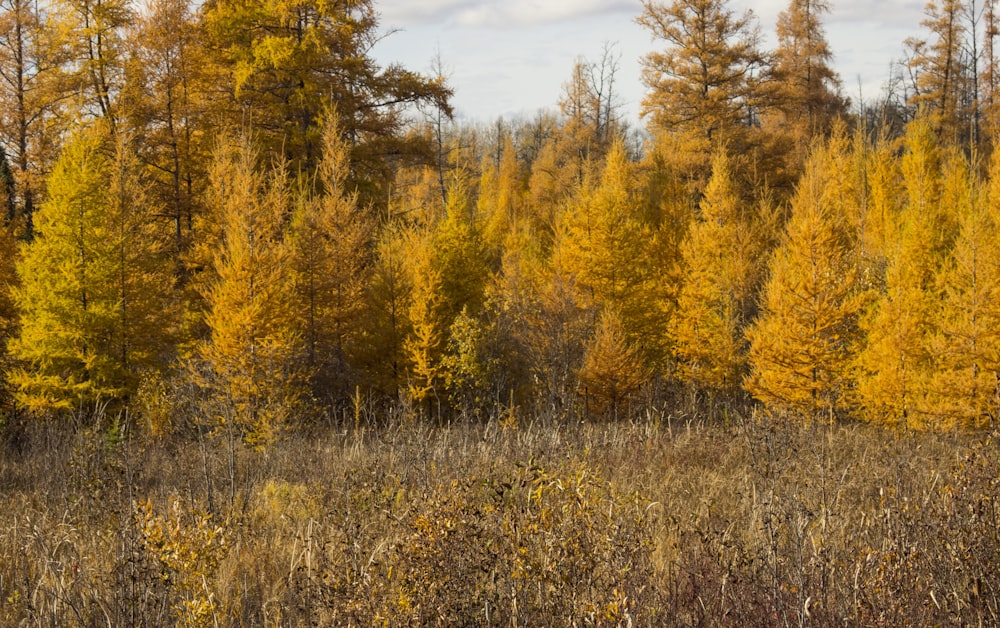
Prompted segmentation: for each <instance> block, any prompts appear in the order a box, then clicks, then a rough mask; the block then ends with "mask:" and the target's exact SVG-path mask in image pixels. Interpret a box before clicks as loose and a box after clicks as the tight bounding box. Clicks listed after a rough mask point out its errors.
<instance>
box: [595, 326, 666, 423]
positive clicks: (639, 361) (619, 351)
mask: <svg viewBox="0 0 1000 628" xmlns="http://www.w3.org/2000/svg"><path fill="white" fill-rule="evenodd" d="M650 376H651V372H650V369H649V367H648V366H647V365H646V363H645V360H644V358H643V356H642V354H641V352H640V351H639V350H638V349H637V348H636V346H635V345H634V344H633V343H632V342H631V341H629V339H628V337H627V335H626V333H625V329H624V328H623V326H622V321H621V319H620V318H619V317H618V315H617V313H616V312H615V311H614V309H611V308H605V309H604V310H601V313H600V316H599V317H598V319H597V325H596V329H595V331H594V336H593V338H591V340H590V342H589V343H588V344H587V347H586V353H585V354H584V358H583V366H582V367H581V368H580V373H579V378H580V387H581V388H582V392H583V394H584V397H585V399H586V402H587V404H588V407H587V410H588V413H589V412H593V413H595V414H598V415H604V416H607V417H608V418H613V419H617V418H618V416H619V413H620V412H621V411H622V410H624V409H625V408H624V407H623V404H625V403H626V402H627V401H628V400H629V398H630V397H631V396H632V395H634V394H635V393H636V392H638V391H639V390H640V389H641V388H642V386H643V385H644V384H646V383H647V382H648V381H649V379H650Z"/></svg>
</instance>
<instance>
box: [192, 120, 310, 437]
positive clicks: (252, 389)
mask: <svg viewBox="0 0 1000 628" xmlns="http://www.w3.org/2000/svg"><path fill="white" fill-rule="evenodd" d="M257 159H258V158H257V152H256V150H255V149H254V147H253V145H252V144H251V142H250V141H249V140H246V139H244V140H241V142H240V143H238V144H227V145H223V146H222V147H220V149H219V150H218V152H217V154H216V157H215V164H214V167H213V172H212V181H211V188H210V196H209V203H210V207H211V209H212V211H213V212H214V213H213V217H214V220H216V221H217V222H218V223H219V225H220V228H221V233H222V236H221V239H220V241H219V244H218V247H217V249H216V250H215V254H214V257H213V260H212V261H213V266H214V278H213V279H212V281H211V282H209V283H208V284H207V286H206V287H205V295H204V297H205V301H206V305H207V313H206V317H205V321H206V324H207V327H208V333H209V336H208V338H206V339H205V341H204V342H203V343H202V344H201V346H200V347H199V352H198V356H199V357H200V359H201V360H202V361H203V363H204V365H205V368H204V369H202V370H200V372H202V373H204V374H206V375H207V379H206V380H205V381H203V382H202V384H203V385H205V386H206V387H207V388H208V389H209V390H210V391H212V392H213V393H214V394H215V395H216V396H217V399H218V400H219V401H220V402H221V403H222V404H223V405H222V408H220V409H218V410H216V412H217V416H218V417H219V418H220V419H221V420H222V421H223V422H224V423H225V426H226V427H228V428H231V430H232V431H231V432H230V433H235V434H239V435H241V436H242V437H243V439H244V440H245V442H247V443H248V444H251V445H254V446H265V445H267V444H268V443H269V442H271V441H272V440H273V439H274V438H275V436H276V435H277V433H278V432H279V431H280V429H281V428H282V426H283V424H284V422H285V421H286V420H287V419H288V417H289V413H290V412H291V411H292V410H293V409H294V406H295V404H296V403H297V402H298V401H299V400H300V398H301V395H302V393H303V384H304V378H305V376H306V375H307V373H306V372H305V369H304V366H303V359H302V358H303V351H302V343H301V337H300V334H299V330H298V329H297V326H296V323H297V319H296V317H295V315H294V310H293V307H292V303H293V301H292V297H293V294H292V287H293V285H294V284H293V283H292V281H291V272H290V263H289V250H288V246H287V245H286V243H285V242H284V239H283V230H284V217H285V215H286V213H287V211H288V209H289V201H288V182H287V175H286V173H285V171H284V170H283V169H281V168H276V169H274V170H273V171H272V172H271V173H269V174H268V173H264V172H262V171H261V170H260V168H259V167H258V164H257Z"/></svg>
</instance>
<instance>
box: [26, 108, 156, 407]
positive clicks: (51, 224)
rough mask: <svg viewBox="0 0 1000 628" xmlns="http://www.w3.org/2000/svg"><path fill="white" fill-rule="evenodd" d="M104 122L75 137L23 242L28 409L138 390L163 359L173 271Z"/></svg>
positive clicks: (127, 157)
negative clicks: (33, 230)
mask: <svg viewBox="0 0 1000 628" xmlns="http://www.w3.org/2000/svg"><path fill="white" fill-rule="evenodd" d="M107 151H108V141H107V139H106V135H105V133H103V132H102V131H101V129H100V128H99V127H94V128H90V129H83V130H80V131H77V133H76V134H75V135H74V136H73V137H72V138H71V139H70V141H69V142H68V143H67V145H66V147H65V148H64V150H63V153H62V155H61V156H60V158H59V161H58V162H57V163H56V167H55V169H54V170H53V172H52V175H51V177H50V179H49V182H48V189H49V199H48V200H47V201H46V203H45V204H44V205H43V206H42V207H41V209H40V210H39V212H38V214H37V219H38V220H37V226H38V233H37V237H36V238H35V239H34V240H33V241H32V242H31V243H30V244H27V245H26V246H25V247H24V249H23V259H22V260H21V262H20V263H19V264H18V273H19V275H20V280H21V287H20V288H19V289H18V290H17V291H16V298H17V303H18V308H19V310H20V313H21V327H20V334H19V336H18V337H17V338H16V339H15V341H14V342H13V344H12V352H13V354H14V356H15V357H16V358H17V359H18V360H20V361H22V363H24V365H25V366H24V368H22V369H20V370H17V371H15V372H14V374H13V376H12V380H13V381H14V383H15V384H16V385H17V387H18V392H17V398H18V400H19V401H20V402H21V403H23V404H24V405H26V406H28V407H29V408H32V409H39V410H40V409H58V408H75V407H79V406H81V405H84V404H89V403H92V402H95V401H97V400H99V399H122V398H125V397H127V396H128V395H129V394H130V393H131V392H134V390H135V388H136V385H137V383H138V378H139V376H140V374H141V373H142V372H144V371H146V370H149V369H162V368H165V366H166V364H167V362H168V361H169V359H170V354H171V339H170V333H171V331H172V328H173V321H172V316H171V311H172V298H171V297H172V293H171V286H172V279H171V274H170V269H169V266H168V265H167V264H166V259H165V257H164V255H163V250H162V246H163V243H162V241H161V239H160V238H159V236H158V234H157V230H156V228H155V224H153V222H152V220H153V217H154V216H155V215H156V213H157V208H156V206H155V205H154V204H152V203H151V202H150V199H149V197H148V196H147V195H146V190H145V187H144V186H143V183H142V181H141V179H140V178H139V175H138V171H139V166H138V164H137V161H136V160H135V158H134V157H133V156H132V155H131V154H130V153H129V152H128V150H127V149H126V148H125V146H124V144H123V143H122V142H120V141H119V143H118V148H117V151H116V153H115V158H114V159H110V158H109V157H108V156H107V154H106V153H107Z"/></svg>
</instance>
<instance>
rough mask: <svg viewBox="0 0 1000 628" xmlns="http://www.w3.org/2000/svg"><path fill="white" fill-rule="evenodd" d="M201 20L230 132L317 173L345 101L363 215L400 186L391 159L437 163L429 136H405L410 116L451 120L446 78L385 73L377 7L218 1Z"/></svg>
mask: <svg viewBox="0 0 1000 628" xmlns="http://www.w3.org/2000/svg"><path fill="white" fill-rule="evenodd" d="M201 15H202V18H203V22H202V23H203V26H204V32H205V36H206V39H207V43H208V45H209V47H210V48H211V49H212V50H214V51H217V52H216V54H214V55H213V56H212V58H211V59H210V61H211V62H213V64H214V65H215V66H216V71H217V72H218V75H219V86H220V87H222V88H224V89H225V90H226V92H228V93H227V94H226V96H225V97H222V98H218V99H216V100H215V101H214V104H215V106H216V107H217V108H218V109H219V114H220V121H221V123H222V124H225V125H227V126H229V127H238V126H239V125H241V124H243V123H244V122H245V121H247V122H251V123H252V124H253V125H254V128H255V130H257V131H258V132H259V133H260V134H261V141H262V143H263V145H264V146H265V148H266V149H267V150H268V151H273V152H280V153H282V154H283V155H284V156H285V157H286V159H289V160H291V161H292V162H293V163H294V164H295V165H301V166H303V168H304V170H306V171H311V170H312V169H313V168H314V167H315V165H316V163H317V162H318V159H319V152H320V151H319V148H320V137H321V134H320V125H321V122H322V115H323V111H324V109H325V108H326V107H327V106H328V105H329V104H330V103H336V104H337V113H338V115H339V117H340V120H339V122H340V124H341V128H342V129H343V131H344V133H345V136H346V138H347V139H348V141H349V143H350V145H351V150H352V155H351V160H352V163H353V164H354V171H355V172H354V173H353V175H354V176H353V177H352V178H353V179H355V181H354V183H355V184H357V185H358V186H359V192H360V195H361V198H362V206H363V207H366V206H367V204H368V202H376V203H378V204H379V205H381V204H382V203H383V202H384V199H385V198H386V197H387V196H388V194H387V193H386V192H387V190H386V189H384V188H382V187H381V186H383V185H385V184H388V183H390V182H391V175H392V170H393V169H394V168H393V167H392V166H391V165H390V161H393V162H395V161H397V160H399V159H400V158H403V159H409V160H410V161H411V162H413V161H416V162H420V163H430V162H432V159H430V154H431V152H432V151H431V150H430V148H431V147H430V144H429V138H428V137H424V136H422V135H420V134H404V131H405V130H406V128H407V126H408V124H409V116H408V115H407V113H408V111H407V109H408V107H409V106H422V107H429V108H436V109H439V110H440V111H442V112H443V113H444V115H445V117H448V116H450V115H451V106H450V104H449V99H450V98H451V89H450V88H449V87H448V86H447V84H446V82H445V80H444V77H442V76H438V77H433V78H431V77H425V76H423V75H420V74H417V73H415V72H412V71H409V70H407V69H405V68H403V67H402V66H400V65H396V64H393V65H389V66H386V67H380V66H379V64H378V63H377V62H376V60H375V59H374V58H373V56H372V55H371V50H372V47H373V46H374V45H375V44H376V42H377V41H378V40H379V39H380V38H381V37H382V36H383V35H384V34H383V33H382V32H381V29H380V27H379V14H378V11H377V10H376V7H375V3H374V1H373V0H344V1H339V2H327V1H325V0H304V1H301V2H288V1H286V0H264V1H258V0H209V1H207V2H205V3H204V5H203V8H202V13H201ZM244 112H248V113H249V114H250V115H249V119H246V120H245V119H244Z"/></svg>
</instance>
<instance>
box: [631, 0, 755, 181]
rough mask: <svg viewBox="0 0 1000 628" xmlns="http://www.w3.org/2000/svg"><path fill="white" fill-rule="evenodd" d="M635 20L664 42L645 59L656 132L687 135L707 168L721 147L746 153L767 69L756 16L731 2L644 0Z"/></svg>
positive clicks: (649, 112) (646, 110)
mask: <svg viewBox="0 0 1000 628" xmlns="http://www.w3.org/2000/svg"><path fill="white" fill-rule="evenodd" d="M637 21H638V23H639V24H640V25H642V26H643V27H645V28H646V29H647V30H648V31H649V32H650V34H651V35H652V37H653V39H654V40H655V41H657V42H658V43H659V42H662V44H663V45H664V49H663V50H659V51H655V52H651V53H649V54H647V55H646V56H645V58H644V59H643V61H642V77H643V82H644V83H645V85H646V86H647V87H648V88H649V92H648V93H647V95H646V97H645V98H644V99H643V102H642V113H643V115H644V116H646V117H648V118H649V119H650V126H651V128H653V129H658V130H659V129H662V130H665V131H667V132H669V133H674V134H681V135H682V136H683V137H684V138H685V141H684V143H683V144H682V147H683V148H684V149H685V150H687V151H689V152H691V153H693V154H695V155H700V160H699V163H698V164H696V165H697V166H698V167H699V168H701V169H704V170H707V167H708V165H709V163H710V161H711V155H712V154H713V153H714V151H715V148H716V147H718V146H723V145H726V146H728V147H729V148H730V150H732V151H733V152H736V153H743V152H744V151H745V150H746V149H747V148H748V147H749V146H750V145H751V142H750V139H749V135H750V131H751V127H753V126H754V125H755V124H756V122H757V120H758V117H759V115H760V108H761V104H762V100H761V99H762V96H763V92H762V89H761V82H762V80H763V78H764V76H765V74H766V72H767V65H768V64H767V63H766V59H765V56H764V55H763V54H762V53H761V51H760V33H759V29H758V26H757V22H756V18H755V16H754V15H753V13H751V12H749V11H747V12H745V13H742V14H737V13H736V12H734V11H733V10H732V9H730V8H729V7H728V6H727V2H726V0H670V2H669V3H661V2H659V1H656V0H644V2H643V13H642V15H641V16H640V17H639V18H638V20H637Z"/></svg>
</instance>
